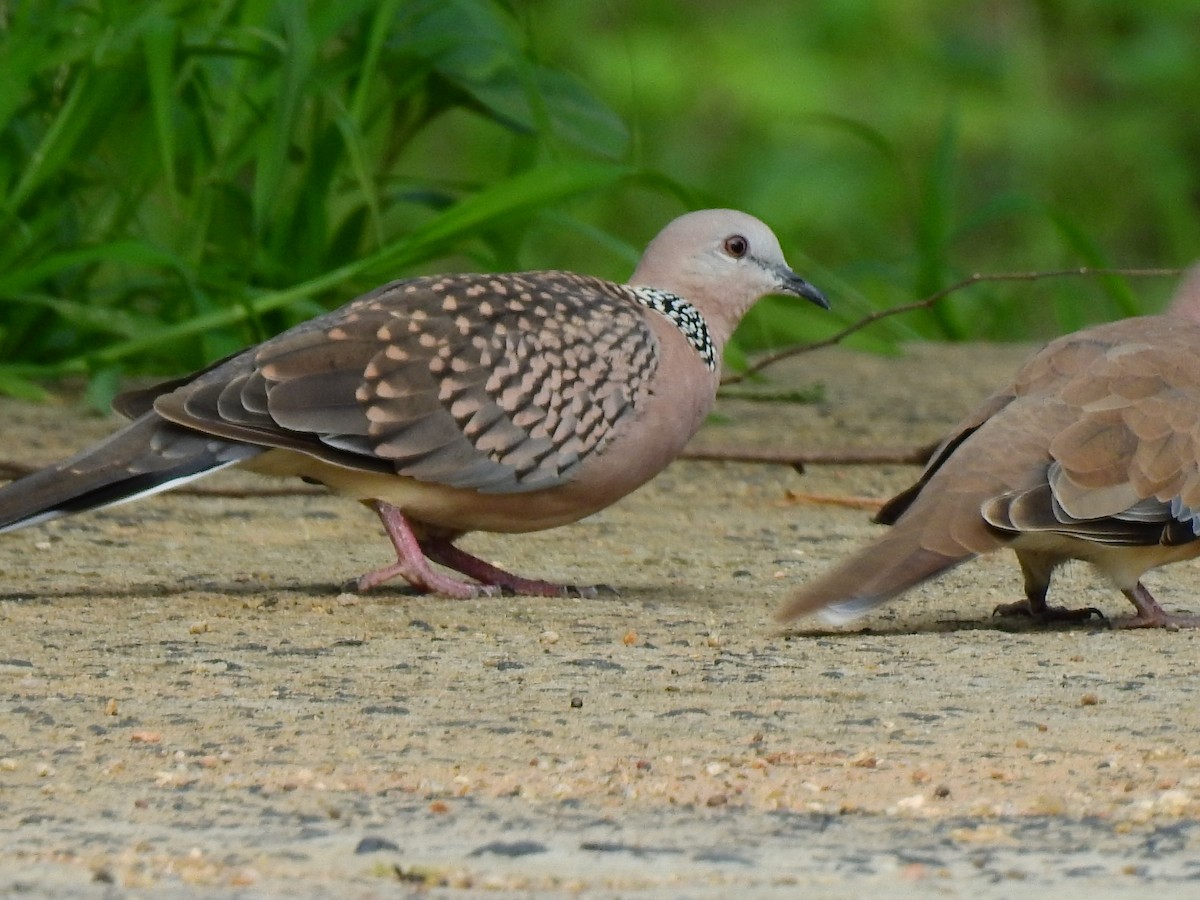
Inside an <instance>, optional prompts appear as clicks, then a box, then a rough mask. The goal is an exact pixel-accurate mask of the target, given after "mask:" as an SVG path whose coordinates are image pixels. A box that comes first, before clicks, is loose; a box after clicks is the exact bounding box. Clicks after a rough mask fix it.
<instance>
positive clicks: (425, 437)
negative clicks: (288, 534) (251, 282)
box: [154, 272, 658, 492]
mask: <svg viewBox="0 0 1200 900" xmlns="http://www.w3.org/2000/svg"><path fill="white" fill-rule="evenodd" d="M657 361H658V346H657V342H656V339H655V337H654V335H653V332H652V331H651V330H650V328H649V326H648V325H647V323H646V321H645V313H644V312H643V311H642V309H641V307H639V306H638V305H637V304H636V303H635V302H634V300H633V298H632V296H631V294H630V292H629V289H627V288H624V287H621V286H619V285H615V284H611V283H609V282H604V281H600V280H598V279H594V278H589V277H586V276H580V275H575V274H572V273H564V272H542V273H535V274H533V275H523V276H486V275H479V276H450V277H446V276H443V277H436V278H420V279H414V280H412V281H405V282H397V283H394V284H391V285H388V286H385V287H383V288H381V289H379V290H377V291H374V292H373V293H371V294H368V295H366V296H364V297H362V298H360V299H359V300H357V301H355V302H353V303H351V304H349V305H347V306H345V307H343V308H342V309H340V310H337V311H335V312H333V313H330V314H327V315H325V316H322V317H319V318H317V319H314V320H312V321H311V322H309V323H306V325H305V326H302V327H300V328H298V329H293V330H292V331H289V332H286V333H285V334H283V335H280V336H279V337H277V338H275V339H272V340H269V341H267V342H265V343H264V344H262V345H260V346H259V347H258V348H256V349H255V350H253V351H248V352H247V353H245V354H242V355H241V356H238V357H235V358H233V359H232V360H230V361H228V362H226V363H225V364H223V365H221V366H218V367H216V368H214V369H211V370H209V371H208V372H206V373H205V374H204V375H203V376H201V377H200V378H198V379H196V380H195V381H193V382H190V383H188V384H185V385H182V386H179V387H176V388H175V389H174V390H173V391H171V392H170V393H168V394H165V395H162V396H160V397H159V398H158V399H157V400H156V401H155V405H154V408H155V410H156V411H158V412H159V414H161V415H163V416H165V417H166V418H168V419H171V420H172V421H175V422H178V423H180V424H183V425H186V426H188V427H191V428H195V429H198V430H201V431H204V432H207V433H211V434H216V435H220V436H222V437H226V438H230V439H235V440H241V441H247V442H251V443H256V444H260V445H263V446H269V447H283V448H288V449H292V450H298V451H300V452H303V453H308V454H310V455H312V456H315V457H318V458H321V459H324V460H326V461H330V462H334V463H337V464H339V465H346V466H350V467H357V468H363V469H369V470H373V471H394V472H396V473H398V474H401V475H406V476H409V477H412V478H417V479H421V480H426V481H431V482H436V483H439V484H445V485H450V486H454V487H462V488H474V489H477V490H481V491H489V492H517V491H529V490H536V489H539V488H546V487H552V486H555V485H558V484H562V483H565V482H567V481H569V480H570V479H571V478H572V477H573V475H574V474H575V472H576V471H577V470H578V468H579V466H580V465H581V464H582V462H583V461H584V460H585V459H586V458H588V457H589V456H591V455H592V454H595V453H598V452H600V451H601V450H602V449H603V448H604V446H605V445H606V443H607V442H608V441H609V440H611V438H612V437H613V435H614V434H616V433H617V432H619V431H620V429H621V428H622V427H623V426H624V425H625V424H626V423H627V421H628V420H629V419H630V418H631V417H632V416H634V415H635V414H636V410H637V408H638V407H639V405H640V404H641V403H642V402H643V400H644V399H645V397H646V395H647V392H648V390H649V381H650V379H651V378H652V376H653V374H654V372H655V368H656V366H657Z"/></svg>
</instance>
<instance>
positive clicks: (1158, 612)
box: [1113, 581, 1200, 629]
mask: <svg viewBox="0 0 1200 900" xmlns="http://www.w3.org/2000/svg"><path fill="white" fill-rule="evenodd" d="M1122 593H1123V594H1124V595H1125V596H1126V597H1127V598H1128V599H1129V602H1130V603H1132V604H1133V605H1134V607H1135V608H1136V609H1137V615H1136V616H1134V617H1133V618H1131V619H1118V620H1117V621H1116V622H1113V627H1114V628H1171V629H1177V628H1200V616H1172V615H1170V614H1168V613H1167V611H1166V610H1164V609H1163V608H1162V607H1161V606H1159V605H1158V601H1157V600H1155V599H1154V597H1153V596H1152V595H1151V593H1150V592H1149V591H1148V590H1146V587H1145V585H1143V584H1142V583H1141V582H1140V581H1139V582H1138V583H1137V584H1136V585H1134V588H1133V590H1131V591H1122Z"/></svg>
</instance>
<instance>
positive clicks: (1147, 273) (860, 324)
mask: <svg viewBox="0 0 1200 900" xmlns="http://www.w3.org/2000/svg"><path fill="white" fill-rule="evenodd" d="M1183 271H1184V270H1183V269H1093V268H1090V267H1088V266H1082V267H1080V268H1078V269H1059V270H1056V271H1052V272H998V273H994V274H990V275H985V274H983V273H981V272H976V273H975V274H973V275H970V276H968V277H967V278H964V279H963V280H962V281H959V282H956V283H955V284H952V285H950V286H949V287H944V288H942V289H941V290H940V291H937V292H936V293H933V294H930V295H929V296H928V297H926V298H925V299H923V300H916V301H914V302H912V303H905V304H903V305H901V306H893V307H892V308H891V309H881V310H877V311H875V312H873V313H871V314H870V315H867V316H864V317H863V318H861V319H859V320H858V321H857V322H855V323H854V324H852V325H848V326H846V327H845V328H843V329H842V330H841V331H839V332H838V333H837V334H834V335H831V336H830V337H827V338H825V339H824V340H820V341H815V342H813V343H811V344H798V345H796V346H794V347H788V348H786V349H784V350H780V351H778V352H776V353H769V354H767V355H766V356H763V357H761V358H759V359H758V360H757V361H755V362H754V364H753V365H751V366H750V367H749V368H748V369H746V370H745V371H744V372H738V373H736V374H734V375H729V376H726V377H725V378H723V379H721V384H723V385H724V384H737V383H738V382H739V381H743V380H745V379H746V378H749V377H750V376H751V375H754V374H756V373H758V372H761V371H762V370H763V369H765V368H767V367H768V366H771V365H774V364H775V363H777V362H779V361H780V360H784V359H789V358H791V357H793V356H799V355H800V354H802V353H811V352H812V351H813V350H820V349H821V348H822V347H830V346H832V345H834V344H837V343H840V342H841V341H843V340H845V339H846V338H847V337H849V336H850V335H852V334H854V333H855V332H856V331H861V330H862V329H864V328H866V327H867V326H868V325H871V324H874V323H875V322H878V321H879V320H880V319H886V318H889V317H890V316H898V315H901V314H903V313H908V312H914V311H916V310H919V309H932V308H933V307H934V306H936V305H937V304H938V303H939V302H940V301H942V300H944V299H945V298H947V297H949V296H950V295H951V294H953V293H955V292H957V291H961V290H962V289H963V288H968V287H971V286H972V285H975V284H981V283H983V282H986V281H1041V280H1042V279H1045V278H1069V277H1080V276H1082V277H1103V276H1112V275H1118V276H1125V277H1129V278H1163V277H1172V278H1177V277H1179V276H1180V275H1182V274H1183Z"/></svg>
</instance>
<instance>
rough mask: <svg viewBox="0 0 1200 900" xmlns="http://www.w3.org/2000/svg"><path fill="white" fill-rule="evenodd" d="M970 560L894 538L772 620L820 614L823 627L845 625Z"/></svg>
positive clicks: (840, 567)
mask: <svg viewBox="0 0 1200 900" xmlns="http://www.w3.org/2000/svg"><path fill="white" fill-rule="evenodd" d="M906 545H907V546H906ZM974 555H975V554H973V553H970V552H968V551H964V552H963V555H961V556H946V555H945V554H943V553H936V552H934V551H932V550H926V549H925V548H923V547H921V546H920V545H919V544H915V543H914V542H913V541H912V536H910V535H907V534H904V533H902V532H892V533H891V534H888V535H885V536H884V537H882V538H880V539H879V540H878V541H876V542H875V543H874V544H872V545H870V546H868V547H865V548H864V549H862V550H860V551H858V552H857V553H855V554H854V555H853V556H851V557H850V558H849V559H846V560H844V561H842V562H841V563H838V564H837V565H836V566H834V567H833V568H832V569H831V570H829V571H828V572H826V573H824V574H823V575H819V576H817V578H816V579H815V580H813V581H811V582H809V583H808V584H806V585H804V586H803V587H802V588H801V589H800V590H799V591H798V592H797V593H796V594H795V595H794V596H793V597H792V598H791V599H789V600H788V601H787V602H785V603H784V604H783V606H782V607H780V609H779V611H778V612H776V614H775V618H776V619H777V620H779V621H780V622H786V621H788V620H789V619H795V618H797V617H799V616H803V615H808V614H810V613H815V612H820V614H821V617H822V618H823V619H825V620H826V621H827V622H829V623H831V624H834V625H843V624H845V623H847V622H851V621H853V620H854V619H857V618H859V617H860V616H863V615H865V614H866V613H867V612H869V611H870V610H871V609H873V608H874V607H876V606H878V605H879V604H881V603H884V602H886V601H887V600H890V599H891V598H892V597H895V596H896V595H898V594H901V593H903V592H904V591H907V590H908V589H909V588H911V587H915V586H916V585H918V584H920V583H921V582H922V581H925V580H927V579H929V578H932V577H933V576H935V575H937V574H939V573H941V572H944V571H945V570H947V569H950V568H952V567H954V566H956V565H958V564H959V563H961V562H965V561H966V560H968V559H970V558H971V557H972V556H974Z"/></svg>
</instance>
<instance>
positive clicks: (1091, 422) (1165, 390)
mask: <svg viewBox="0 0 1200 900" xmlns="http://www.w3.org/2000/svg"><path fill="white" fill-rule="evenodd" d="M1173 313H1174V314H1173V315H1169V316H1149V317H1144V318H1136V319H1126V320H1124V321H1120V322H1114V323H1110V324H1107V325H1100V326H1097V327H1093V328H1088V329H1085V330H1083V331H1079V332H1076V333H1075V334H1071V335H1067V336H1066V337H1063V338H1060V339H1058V340H1056V341H1054V342H1053V343H1051V344H1049V345H1047V346H1046V347H1045V348H1043V349H1042V350H1041V351H1040V352H1038V353H1037V354H1035V355H1034V356H1033V357H1032V358H1031V359H1030V360H1029V361H1028V362H1027V363H1026V364H1025V365H1024V367H1023V368H1021V369H1020V371H1018V373H1017V375H1016V377H1015V378H1014V380H1013V381H1012V383H1011V384H1009V385H1008V386H1007V387H1005V388H1003V389H1002V390H1000V391H999V392H997V393H995V394H993V395H992V396H991V397H990V398H989V399H987V400H986V401H984V403H983V404H982V405H981V406H980V407H979V408H978V409H977V410H975V412H973V413H971V414H970V415H969V416H967V417H966V418H965V419H964V420H963V421H962V422H960V423H959V425H958V426H957V427H956V428H955V429H954V430H953V431H952V432H951V435H950V437H948V438H947V439H946V440H945V441H944V442H943V443H942V444H941V445H940V446H939V447H938V448H937V450H936V451H935V452H934V454H933V456H932V458H931V459H930V462H929V463H928V465H927V466H926V468H925V471H924V473H923V474H922V475H921V477H920V478H919V480H918V481H917V482H916V484H914V485H913V486H911V487H910V488H908V489H907V490H906V491H904V492H903V493H901V494H899V495H898V496H896V497H895V498H893V499H892V500H891V501H889V502H888V503H887V504H886V505H885V506H884V507H883V509H882V511H881V512H880V513H879V515H878V516H877V517H876V521H877V522H880V523H882V524H886V525H892V528H891V530H890V531H889V532H888V533H887V534H885V535H884V536H882V537H880V538H879V539H878V540H877V541H875V543H873V544H871V545H869V546H867V547H865V548H863V549H861V550H859V551H858V552H857V553H854V554H853V555H851V556H850V557H849V558H848V559H846V560H845V561H843V562H842V563H840V564H839V565H836V566H834V567H833V569H832V570H830V571H828V572H827V573H825V574H823V575H820V576H819V577H817V578H816V580H814V581H812V582H811V583H809V584H807V585H805V586H804V587H803V588H802V589H801V590H800V591H799V592H798V593H797V594H796V595H795V596H794V597H792V598H791V599H790V600H789V601H788V602H787V603H786V604H784V606H783V607H782V608H781V609H780V610H779V613H778V618H779V619H780V620H788V619H791V618H794V617H796V616H800V615H803V614H806V613H811V612H815V611H818V610H821V611H822V614H823V615H824V617H825V618H826V619H827V620H829V621H832V622H834V623H838V624H840V623H843V622H847V621H850V620H852V619H855V618H857V617H858V616H860V615H862V614H864V613H866V612H867V611H868V610H869V609H871V608H872V607H874V606H876V605H878V604H880V603H883V602H884V601H886V600H888V599H890V598H891V597H894V596H896V595H898V594H900V593H902V592H904V591H906V590H908V589H909V588H911V587H913V586H915V585H917V584H920V583H921V582H923V581H925V580H926V579H929V578H932V577H933V576H935V575H937V574H939V573H941V572H944V571H945V570H947V569H949V568H951V567H952V566H955V565H958V564H959V563H961V562H965V561H966V560H969V559H971V558H972V557H974V556H975V555H977V554H980V553H986V552H988V551H990V550H993V549H996V548H999V547H1005V546H1007V547H1011V548H1012V549H1013V550H1014V551H1015V552H1016V555H1017V560H1018V562H1019V563H1020V566H1021V571H1022V573H1023V575H1024V579H1025V595H1026V599H1025V600H1024V601H1021V602H1018V603H1011V604H1004V605H1002V606H999V607H997V608H996V612H997V613H1003V614H1025V615H1029V616H1031V617H1033V618H1034V619H1037V620H1042V621H1046V620H1056V619H1060V620H1079V619H1086V618H1088V617H1089V616H1091V615H1093V614H1095V615H1097V616H1099V615H1100V613H1099V611H1098V610H1096V609H1094V608H1084V609H1065V608H1062V607H1051V606H1048V605H1047V604H1046V593H1047V590H1048V588H1049V586H1050V579H1051V575H1052V573H1053V571H1054V569H1055V568H1056V567H1057V566H1058V565H1060V564H1061V563H1063V562H1065V561H1066V560H1069V559H1081V560H1086V561H1087V562H1090V563H1092V564H1093V565H1094V566H1095V567H1096V568H1098V569H1099V570H1100V571H1101V572H1103V573H1104V574H1106V575H1107V576H1108V577H1109V578H1110V579H1111V580H1112V581H1113V582H1114V584H1115V585H1116V587H1117V588H1118V589H1120V590H1121V592H1122V593H1123V594H1124V595H1125V596H1126V597H1127V598H1128V599H1129V601H1130V602H1132V603H1133V605H1134V607H1135V608H1136V614H1135V615H1134V616H1132V617H1131V618H1128V619H1124V620H1119V621H1117V622H1116V623H1115V624H1117V625H1119V626H1122V627H1194V626H1197V625H1200V617H1193V616H1179V615H1169V614H1167V613H1166V612H1165V611H1164V610H1163V609H1162V607H1161V606H1159V604H1158V602H1157V601H1156V600H1155V599H1154V597H1153V596H1151V594H1150V592H1149V591H1148V590H1147V589H1146V587H1145V586H1144V585H1143V584H1142V582H1141V577H1142V575H1143V574H1144V573H1145V572H1146V571H1148V570H1150V569H1152V568H1155V567H1157V566H1161V565H1164V564H1166V563H1172V562H1177V561H1179V560H1185V559H1191V558H1192V557H1195V556H1197V555H1200V540H1197V537H1198V536H1200V354H1198V352H1197V350H1198V348H1200V323H1197V322H1196V321H1195V319H1194V318H1192V317H1189V316H1188V314H1187V313H1186V311H1184V310H1182V309H1181V308H1180V307H1179V306H1178V303H1177V305H1176V308H1175V309H1173Z"/></svg>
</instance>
